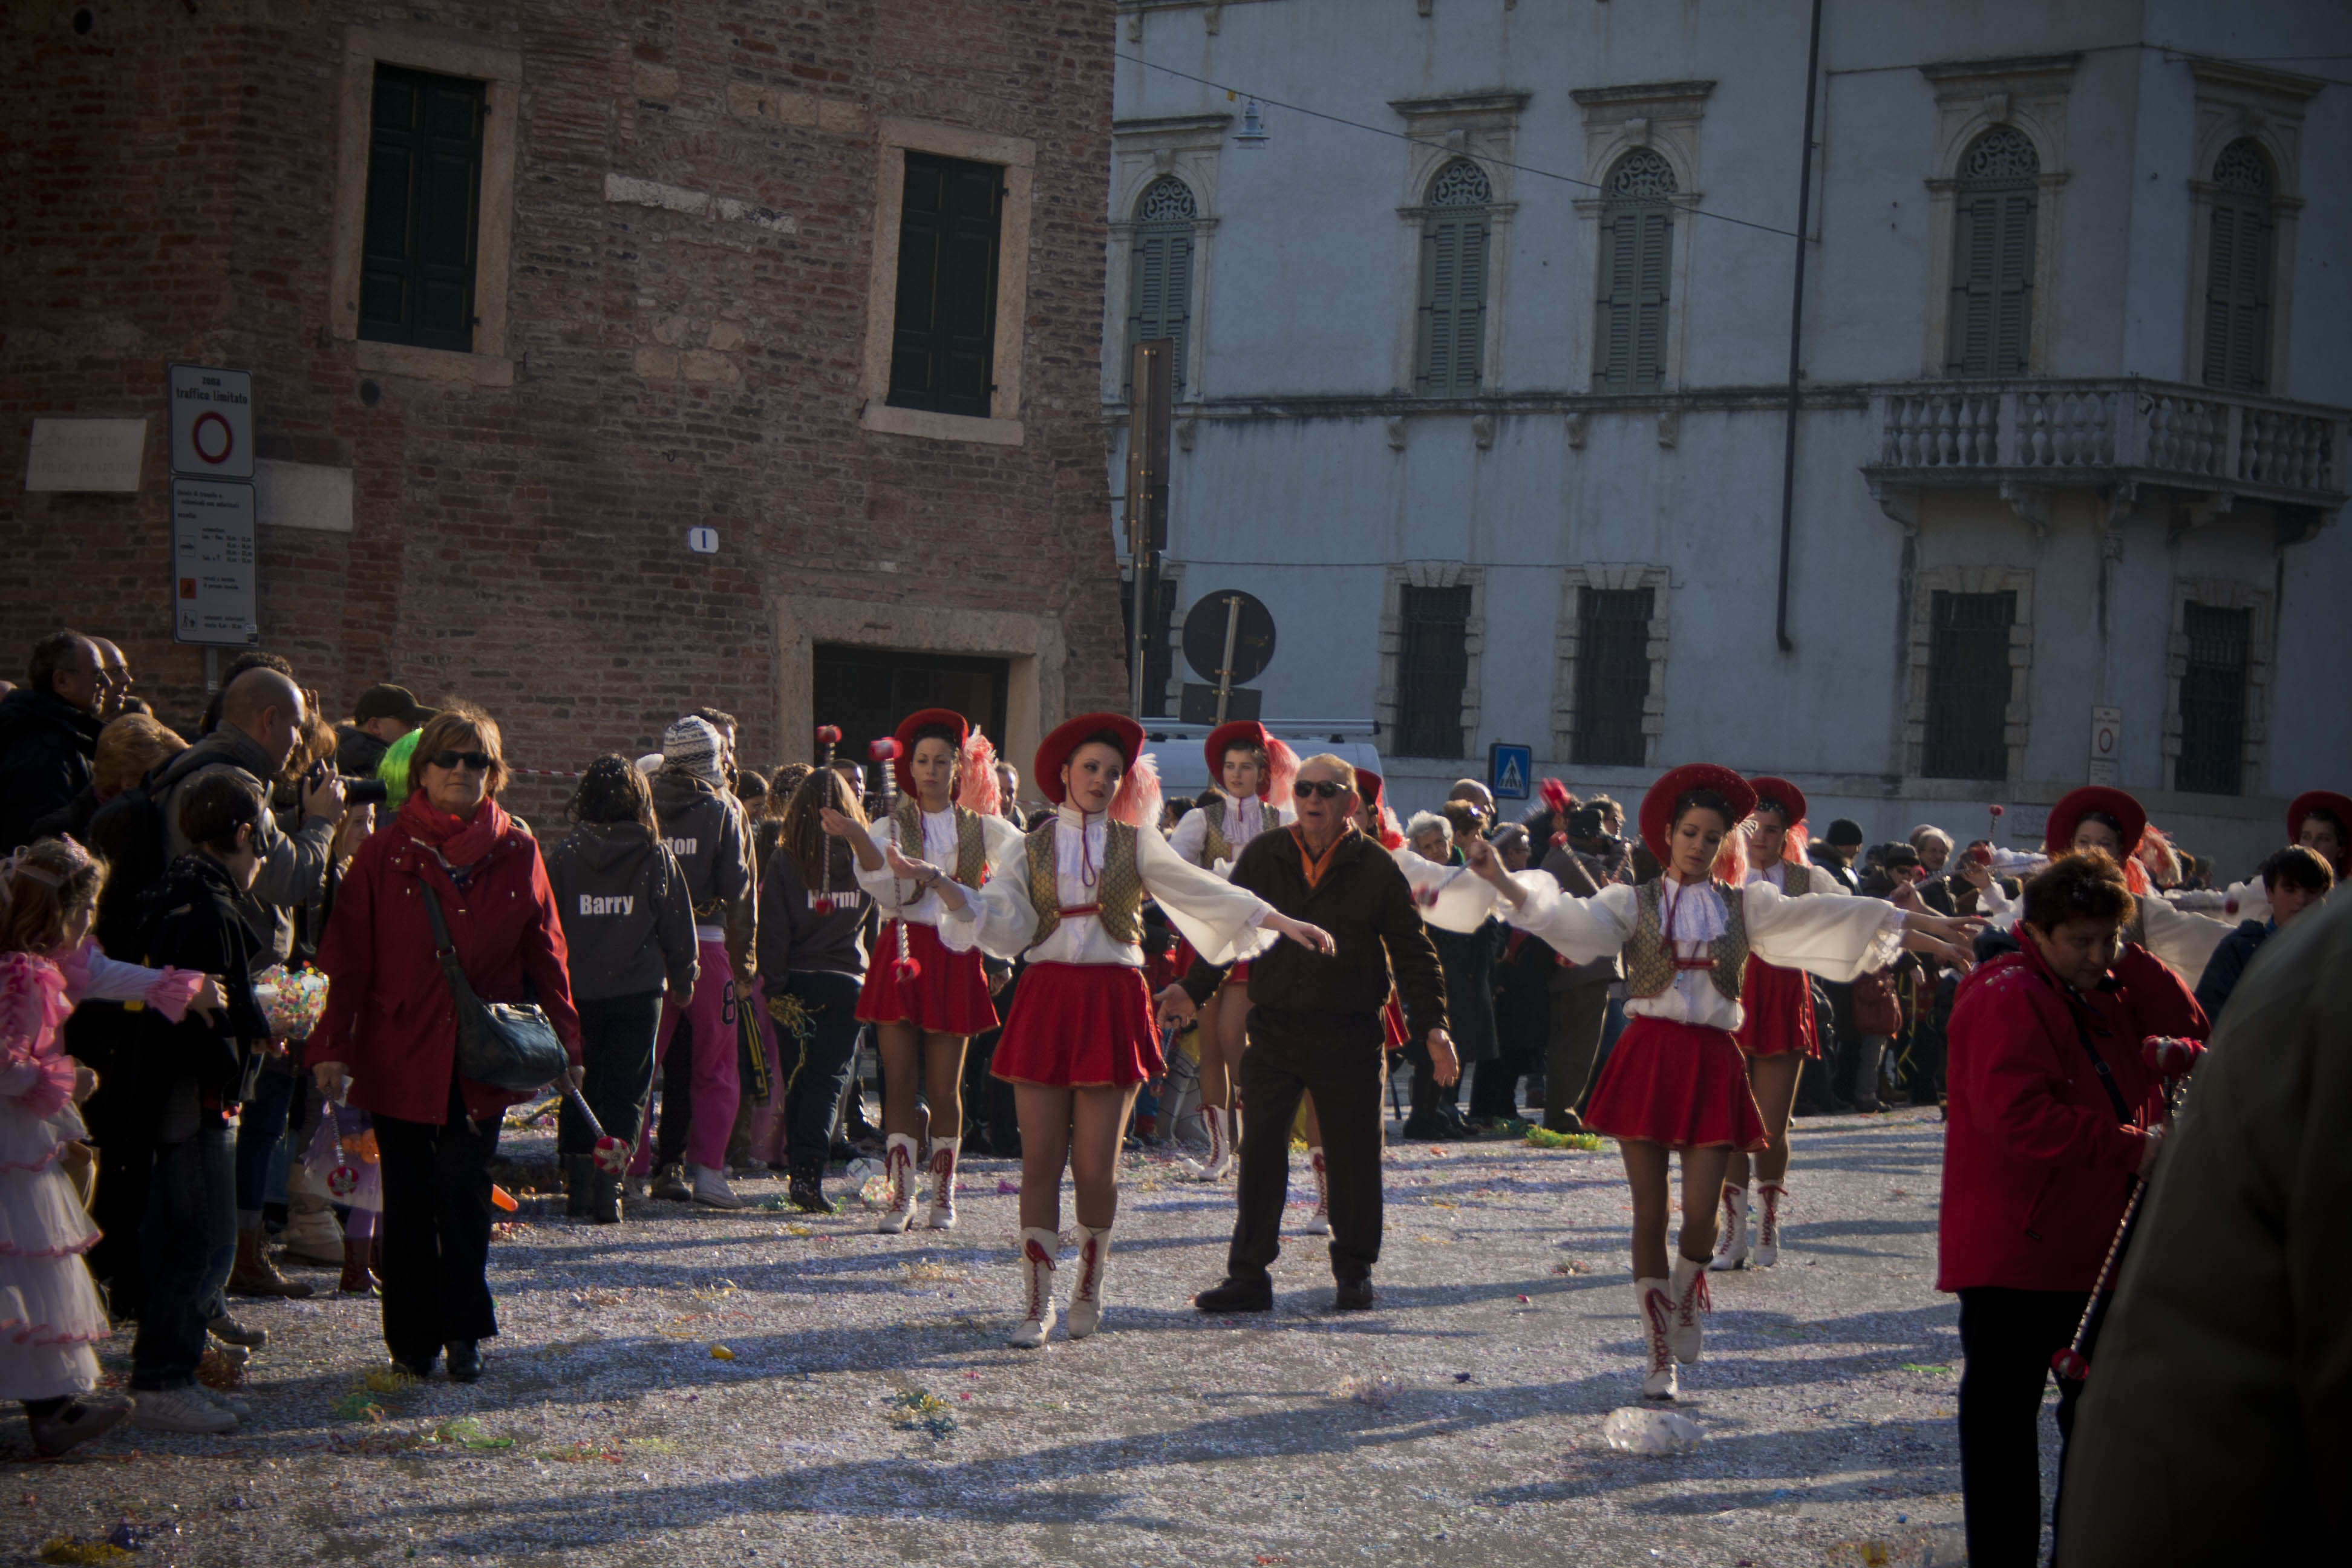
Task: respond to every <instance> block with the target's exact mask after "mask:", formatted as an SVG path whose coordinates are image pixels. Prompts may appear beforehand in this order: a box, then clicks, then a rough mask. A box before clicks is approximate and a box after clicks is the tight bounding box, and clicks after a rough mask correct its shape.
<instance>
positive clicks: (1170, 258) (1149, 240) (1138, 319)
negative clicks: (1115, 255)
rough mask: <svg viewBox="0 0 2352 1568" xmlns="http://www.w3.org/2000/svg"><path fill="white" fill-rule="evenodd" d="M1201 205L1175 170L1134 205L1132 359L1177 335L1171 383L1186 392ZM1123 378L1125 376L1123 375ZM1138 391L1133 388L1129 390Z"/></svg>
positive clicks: (1129, 295) (1129, 340)
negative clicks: (1147, 344)
mask: <svg viewBox="0 0 2352 1568" xmlns="http://www.w3.org/2000/svg"><path fill="white" fill-rule="evenodd" d="M1197 216H1200V209H1199V207H1198V206H1197V205H1195V204H1194V202H1193V200H1192V188H1191V187H1190V186H1188V185H1186V184H1184V182H1183V181H1181V180H1180V179H1178V178H1177V177H1176V176H1175V175H1173V174H1170V175H1167V176H1165V177H1163V178H1161V179H1158V180H1155V181H1153V182H1152V183H1151V184H1150V188H1148V189H1147V190H1145V192H1144V193H1143V195H1142V196H1141V197H1140V198H1139V199H1138V200H1137V202H1136V204H1135V259H1134V263H1133V267H1132V269H1131V271H1130V272H1129V279H1128V290H1127V346H1128V349H1129V353H1128V363H1129V364H1130V365H1131V364H1133V363H1135V355H1134V352H1133V351H1134V348H1135V345H1136V344H1138V343H1139V342H1144V341H1145V340H1146V339H1148V338H1173V339H1175V340H1176V357H1175V359H1174V361H1173V362H1172V363H1171V377H1170V384H1171V385H1173V386H1174V387H1175V389H1176V395H1177V396H1178V397H1179V398H1181V397H1182V396H1183V395H1184V364H1185V358H1186V355H1185V353H1184V350H1185V347H1186V344H1185V338H1186V336H1187V333H1186V331H1185V329H1186V328H1187V327H1188V326H1189V325H1190V324H1191V321H1192V220H1193V219H1194V218H1195V217H1197ZM1121 379H1122V380H1124V379H1125V377H1124V375H1122V376H1121ZM1129 395H1130V396H1132V395H1133V389H1132V388H1129Z"/></svg>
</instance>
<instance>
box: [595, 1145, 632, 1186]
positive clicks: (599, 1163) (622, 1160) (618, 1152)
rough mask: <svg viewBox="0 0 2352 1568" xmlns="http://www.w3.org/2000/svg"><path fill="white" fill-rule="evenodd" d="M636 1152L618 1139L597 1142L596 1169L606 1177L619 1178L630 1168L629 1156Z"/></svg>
mask: <svg viewBox="0 0 2352 1568" xmlns="http://www.w3.org/2000/svg"><path fill="white" fill-rule="evenodd" d="M633 1152H635V1151H633V1150H632V1149H630V1147H629V1146H628V1145H627V1144H626V1143H624V1142H621V1141H620V1140H619V1139H618V1138H609V1137H608V1138H599V1139H597V1140H596V1154H595V1159H596V1168H597V1169H598V1170H600V1171H602V1172H604V1173H605V1174H606V1175H610V1176H617V1175H619V1174H620V1173H622V1172H624V1171H625V1170H627V1169H628V1168H629V1156H630V1154H631V1153H633Z"/></svg>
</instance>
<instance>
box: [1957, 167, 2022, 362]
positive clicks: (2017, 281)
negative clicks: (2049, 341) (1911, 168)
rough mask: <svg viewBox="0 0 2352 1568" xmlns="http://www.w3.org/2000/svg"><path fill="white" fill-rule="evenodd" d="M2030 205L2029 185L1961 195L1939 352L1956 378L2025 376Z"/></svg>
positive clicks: (1966, 191)
mask: <svg viewBox="0 0 2352 1568" xmlns="http://www.w3.org/2000/svg"><path fill="white" fill-rule="evenodd" d="M2036 205H2037V204H2036V201H2035V194H2034V192H2033V191H2032V189H2030V188H2029V189H2022V190H2019V189H2011V190H1985V191H1969V190H1965V189H1964V190H1962V191H1961V192H1960V194H1959V197H1958V203H1957V205H1956V206H1955V208H1954V220H1955V222H1954V234H1953V237H1952V238H1953V256H1952V310H1951V323H1950V327H1949V345H1950V346H1949V348H1948V351H1947V353H1946V356H1945V358H1946V368H1947V369H1948V371H1949V372H1950V373H1951V374H1954V375H1961V376H2002V375H2022V374H2025V369H2026V362H2027V359H2028V357H2029V350H2030V348H2031V340H2032V321H2033V245H2034V232H2033V231H2034V221H2035V206H2036Z"/></svg>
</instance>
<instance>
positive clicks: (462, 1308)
mask: <svg viewBox="0 0 2352 1568" xmlns="http://www.w3.org/2000/svg"><path fill="white" fill-rule="evenodd" d="M408 777H409V785H410V794H409V796H408V802H407V804H406V805H403V806H402V807H401V808H400V812H399V814H398V815H397V816H394V818H393V819H392V821H391V822H389V823H387V824H385V825H384V826H383V827H382V828H379V829H378V830H377V831H376V832H375V834H374V835H373V837H370V838H369V839H368V841H367V842H366V843H365V844H363V845H362V846H360V852H359V854H358V855H357V856H355V857H353V858H352V866H351V869H350V870H349V871H346V872H345V873H344V874H343V883H342V887H341V890H340V891H339V892H338V894H337V895H336V899H335V912H334V915H333V916H332V918H331V919H330V920H329V921H328V922H327V933H326V936H325V938H324V940H323V941H321V942H320V944H319V967H320V968H321V969H323V970H325V971H326V972H327V977H328V981H329V985H328V990H327V1009H326V1013H325V1016H322V1017H321V1018H320V1020H319V1025H318V1027H317V1028H316V1029H314V1030H313V1031H312V1032H311V1035H310V1048H309V1050H308V1051H307V1053H306V1058H307V1059H308V1060H309V1062H310V1067H311V1069H312V1070H313V1071H314V1072H315V1073H316V1074H317V1075H318V1079H319V1088H320V1092H321V1093H322V1094H324V1095H326V1096H327V1097H328V1098H329V1099H336V1098H341V1097H342V1096H343V1095H344V1093H345V1089H344V1084H345V1080H346V1079H348V1080H349V1089H348V1098H349V1102H350V1103H351V1104H352V1105H353V1106H356V1107H358V1108H359V1109H360V1110H366V1111H369V1112H371V1113H373V1116H374V1118H375V1135H376V1144H377V1147H378V1149H379V1151H380V1154H381V1158H382V1162H383V1165H382V1169H383V1339H384V1343H385V1345H386V1346H387V1347H389V1348H390V1350H391V1352H392V1359H393V1361H394V1363H395V1364H396V1365H397V1366H399V1368H400V1369H401V1370H402V1371H404V1372H406V1373H410V1374H412V1375H414V1376H416V1377H424V1376H425V1375H427V1374H428V1373H431V1372H432V1370H433V1363H435V1362H436V1361H437V1360H439V1359H440V1357H441V1353H442V1352H443V1350H444V1348H445V1347H446V1350H447V1352H448V1357H449V1375H450V1377H451V1378H452V1379H454V1380H456V1381H457V1382H459V1383H472V1382H474V1381H476V1380H477V1379H478V1378H479V1377H480V1376H481V1375H482V1352H481V1346H480V1342H481V1341H483V1340H485V1339H488V1338H489V1337H490V1336H491V1335H492V1334H495V1333H497V1332H498V1331H499V1326H498V1318H497V1316H496V1313H495V1311H494V1310H493V1309H492V1307H491V1304H490V1287H489V1282H488V1278H487V1274H488V1267H489V1251H490V1156H491V1155H492V1153H493V1152H496V1150H497V1148H498V1143H499V1118H500V1116H501V1115H502V1114H503V1113H504V1111H505V1110H506V1108H507V1107H508V1106H509V1105H513V1104H515V1103H517V1102H519V1101H520V1100H526V1099H529V1098H530V1097H529V1096H528V1095H521V1094H509V1093H507V1092H506V1091H504V1090H501V1089H491V1088H488V1087H487V1086H485V1085H482V1084H478V1083H475V1082H472V1081H471V1080H469V1079H461V1078H459V1077H458V1076H457V1008H456V1005H455V1004H454V1003H453V1002H452V1001H451V999H450V995H449V985H448V982H447V981H446V979H445V978H444V977H443V975H442V973H441V966H440V963H439V962H438V960H436V958H435V957H434V941H433V928H432V921H431V919H430V917H429V916H428V915H427V914H426V913H425V897H424V895H425V894H427V893H429V894H431V895H432V896H433V897H434V898H435V899H436V900H438V901H439V903H440V906H441V912H442V918H443V919H444V920H445V921H446V922H447V924H448V928H449V939H450V941H451V942H452V943H453V944H454V945H455V946H456V948H457V958H458V961H459V962H460V963H462V964H463V965H464V966H465V971H466V978H467V981H468V982H470V983H471V984H472V985H473V988H474V994H476V995H478V996H479V997H480V998H481V999H482V1000H483V1001H485V1002H521V1001H526V1000H530V999H532V992H533V990H534V989H535V990H536V993H537V995H536V999H537V1001H538V1002H539V1004H540V1005H541V1006H542V1007H544V1008H546V1009H547V1016H548V1018H549V1019H550V1021H551V1022H552V1023H553V1024H554V1026H555V1032H556V1035H557V1036H558V1037H560V1038H561V1039H562V1041H563V1047H564V1050H565V1052H566V1053H567V1054H568V1055H569V1056H570V1057H571V1058H572V1069H571V1071H572V1083H573V1084H574V1085H575V1086H576V1085H577V1084H578V1083H579V1082H580V1080H581V1077H582V1068H581V1057H580V1017H579V1015H578V1014H577V1013H575V1012H574V1011H573V1010H572V983H571V980H570V978H569V977H568V974H567V973H566V970H565V958H564V947H563V926H562V922H561V921H559V920H558V919H557V918H556V912H555V896H554V894H553V893H552V892H551V890H550V889H549V887H548V882H547V871H546V868H544V867H543V866H542V865H541V862H540V858H539V846H538V845H537V844H535V843H534V842H532V840H531V837H530V834H528V833H526V832H524V831H523V830H522V829H521V828H520V827H519V826H516V825H515V823H514V820H513V819H512V818H511V817H509V816H507V814H506V813H505V812H504V811H502V810H501V809H499V803H498V802H497V801H496V800H495V799H493V798H492V797H493V796H494V795H497V793H498V790H499V785H500V784H503V783H504V782H505V780H506V767H505V764H504V763H502V762H501V761H500V760H499V727H498V725H497V724H496V723H495V722H493V721H491V719H490V717H489V715H488V714H487V713H484V712H483V711H481V710H479V709H478V708H475V707H472V706H471V705H469V704H467V703H462V702H453V703H449V704H447V705H446V706H444V707H443V708H442V710H441V711H440V712H439V713H438V714H437V715H436V716H435V717H434V718H433V719H431V720H430V721H427V722H426V724H425V730H424V732H423V733H422V734H420V735H419V736H418V737H417V742H416V750H415V753H414V754H413V755H412V756H411V758H410V761H409V773H408Z"/></svg>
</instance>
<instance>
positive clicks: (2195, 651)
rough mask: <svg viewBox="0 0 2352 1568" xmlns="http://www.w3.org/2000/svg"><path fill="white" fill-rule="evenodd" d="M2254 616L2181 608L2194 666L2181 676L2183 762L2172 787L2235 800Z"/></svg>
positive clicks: (2249, 612)
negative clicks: (2248, 654) (2232, 796)
mask: <svg viewBox="0 0 2352 1568" xmlns="http://www.w3.org/2000/svg"><path fill="white" fill-rule="evenodd" d="M2253 620H2254V613H2253V612H2252V610H2243V609H2240V610H2232V609H2224V608H2222V607H2221V606H2220V605H2200V604H2199V603H2197V602H2196V601H2195V600H2193V599H2192V600H2190V601H2189V603H2188V604H2187V605H2183V606H2181V630H2182V631H2184V632H2186V633H2187V634H2188V637H2189V667H2188V668H2186V669H2184V670H2183V671H2182V672H2181V676H2180V761H2179V764H2178V765H2177V766H2176V767H2175V768H2174V770H2173V781H2172V787H2173V788H2175V789H2185V790H2195V791H2198V792H2199V793H2200V794H2204V795H2235V794H2237V793H2238V788H2239V783H2240V773H2241V770H2242V767H2243V766H2244V763H2245V755H2246V663H2247V650H2248V647H2249V645H2250V644H2251V643H2252V639H2253Z"/></svg>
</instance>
